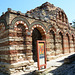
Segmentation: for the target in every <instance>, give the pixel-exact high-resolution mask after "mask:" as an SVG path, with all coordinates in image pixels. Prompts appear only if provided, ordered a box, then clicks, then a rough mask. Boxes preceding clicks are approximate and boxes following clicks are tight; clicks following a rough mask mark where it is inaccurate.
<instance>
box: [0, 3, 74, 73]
mask: <svg viewBox="0 0 75 75" xmlns="http://www.w3.org/2000/svg"><path fill="white" fill-rule="evenodd" d="M37 40H44V41H45V43H46V61H50V60H52V59H55V58H57V57H59V56H64V55H66V54H69V53H72V52H75V29H74V28H72V27H71V26H70V23H69V22H68V17H67V15H66V13H65V12H64V10H63V9H61V8H59V7H56V6H54V5H53V4H51V3H49V2H46V3H44V4H42V5H41V6H39V7H36V8H35V9H32V10H30V11H27V12H26V13H21V11H15V10H12V9H11V8H8V9H7V11H6V12H5V13H2V15H1V16H0V71H2V72H5V73H8V74H13V73H17V72H21V71H24V72H25V73H28V72H32V71H34V70H36V68H37V65H34V64H35V63H36V62H37ZM31 68H32V69H31Z"/></svg>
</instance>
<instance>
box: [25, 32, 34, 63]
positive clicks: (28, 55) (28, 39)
mask: <svg viewBox="0 0 75 75" xmlns="http://www.w3.org/2000/svg"><path fill="white" fill-rule="evenodd" d="M26 59H27V60H29V61H30V62H31V63H32V62H33V53H32V37H31V34H30V32H27V34H26Z"/></svg>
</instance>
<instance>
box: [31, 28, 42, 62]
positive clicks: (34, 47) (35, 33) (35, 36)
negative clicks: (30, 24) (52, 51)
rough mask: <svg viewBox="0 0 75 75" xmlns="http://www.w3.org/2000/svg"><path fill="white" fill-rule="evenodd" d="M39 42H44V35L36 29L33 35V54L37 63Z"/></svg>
mask: <svg viewBox="0 0 75 75" xmlns="http://www.w3.org/2000/svg"><path fill="white" fill-rule="evenodd" d="M37 40H42V35H41V33H40V31H39V30H38V29H37V28H35V29H34V30H33V33H32V52H33V60H34V62H37Z"/></svg>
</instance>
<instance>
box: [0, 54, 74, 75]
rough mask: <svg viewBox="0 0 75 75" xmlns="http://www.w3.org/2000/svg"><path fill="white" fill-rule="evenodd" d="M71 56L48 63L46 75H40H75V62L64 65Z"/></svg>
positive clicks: (1, 74) (0, 74)
mask: <svg viewBox="0 0 75 75" xmlns="http://www.w3.org/2000/svg"><path fill="white" fill-rule="evenodd" d="M73 54H74V53H73ZM69 55H72V54H67V55H65V56H62V57H58V58H57V59H55V60H51V61H49V62H47V70H46V71H45V72H44V74H40V75H75V61H74V62H72V63H70V64H64V58H66V57H68V56H69ZM31 74H32V73H31ZM31 74H28V75H31ZM0 75H7V74H3V73H1V72H0ZM14 75H26V74H20V73H18V74H14ZM32 75H34V74H32Z"/></svg>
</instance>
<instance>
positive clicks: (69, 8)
mask: <svg viewBox="0 0 75 75" xmlns="http://www.w3.org/2000/svg"><path fill="white" fill-rule="evenodd" d="M45 2H50V3H51V4H54V5H55V6H57V7H60V8H62V9H63V10H64V11H65V13H66V14H67V17H68V20H69V22H72V21H73V20H74V19H75V0H0V15H1V14H2V12H6V11H7V8H12V9H13V10H16V11H21V12H22V13H25V12H26V11H28V10H31V9H34V8H36V7H37V6H40V5H42V4H43V3H45Z"/></svg>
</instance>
